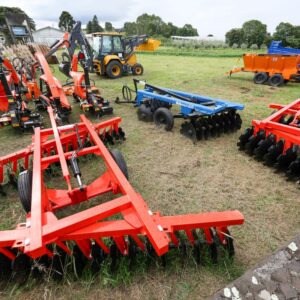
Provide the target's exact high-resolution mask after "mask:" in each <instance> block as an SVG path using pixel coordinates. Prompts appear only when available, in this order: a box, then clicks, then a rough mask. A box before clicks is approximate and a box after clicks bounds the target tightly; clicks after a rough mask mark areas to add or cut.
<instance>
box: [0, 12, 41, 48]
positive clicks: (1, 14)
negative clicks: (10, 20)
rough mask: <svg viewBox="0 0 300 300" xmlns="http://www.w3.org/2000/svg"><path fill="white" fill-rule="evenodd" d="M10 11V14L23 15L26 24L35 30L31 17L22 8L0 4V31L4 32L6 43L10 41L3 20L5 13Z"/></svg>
mask: <svg viewBox="0 0 300 300" xmlns="http://www.w3.org/2000/svg"><path fill="white" fill-rule="evenodd" d="M7 13H12V14H21V15H24V16H25V18H26V20H27V22H28V26H29V28H30V29H31V30H35V22H34V20H33V19H32V18H30V17H29V16H28V15H27V14H26V13H25V12H24V11H23V10H22V9H20V8H18V7H7V6H0V31H1V32H2V33H3V34H4V36H5V40H6V42H7V43H8V44H10V43H12V40H11V37H10V34H9V29H8V27H7V24H6V22H5V14H7Z"/></svg>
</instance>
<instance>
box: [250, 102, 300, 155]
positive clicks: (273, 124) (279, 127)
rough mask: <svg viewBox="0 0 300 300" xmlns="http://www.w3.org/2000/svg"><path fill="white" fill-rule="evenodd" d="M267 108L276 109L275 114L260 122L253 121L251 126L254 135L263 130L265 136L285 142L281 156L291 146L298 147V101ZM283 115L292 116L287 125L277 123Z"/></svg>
mask: <svg viewBox="0 0 300 300" xmlns="http://www.w3.org/2000/svg"><path fill="white" fill-rule="evenodd" d="M269 107H270V108H272V109H277V112H275V113H273V114H272V115H270V116H269V117H267V118H265V119H264V120H262V121H258V120H253V121H252V125H253V126H254V135H256V134H257V133H258V132H259V131H260V130H264V131H265V132H266V136H268V135H269V134H271V133H272V134H274V135H275V136H276V141H277V142H278V141H279V140H281V139H283V140H284V141H285V142H284V151H283V154H284V153H285V152H286V150H287V149H289V148H291V147H292V146H293V145H298V146H300V128H299V127H298V126H299V125H298V122H299V120H300V99H297V100H295V101H293V102H292V103H290V104H288V105H280V104H273V103H272V104H270V105H269ZM284 115H293V116H294V119H293V121H292V122H291V123H290V124H288V125H286V124H282V123H279V120H280V118H281V117H282V116H284Z"/></svg>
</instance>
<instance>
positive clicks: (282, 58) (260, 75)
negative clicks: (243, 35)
mask: <svg viewBox="0 0 300 300" xmlns="http://www.w3.org/2000/svg"><path fill="white" fill-rule="evenodd" d="M243 60H244V67H242V68H238V67H235V68H233V69H232V70H231V71H229V72H227V74H229V75H230V76H231V74H233V73H238V72H254V73H255V75H254V78H253V81H254V82H255V83H256V84H263V83H265V82H268V83H269V85H271V86H280V85H282V84H283V83H287V82H288V81H290V80H294V81H299V80H300V55H277V54H244V55H243Z"/></svg>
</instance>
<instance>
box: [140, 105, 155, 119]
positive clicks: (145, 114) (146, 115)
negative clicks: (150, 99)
mask: <svg viewBox="0 0 300 300" xmlns="http://www.w3.org/2000/svg"><path fill="white" fill-rule="evenodd" d="M137 115H138V119H139V120H140V121H144V122H152V121H153V112H152V111H151V107H149V106H146V104H141V105H140V106H139V107H138V110H137Z"/></svg>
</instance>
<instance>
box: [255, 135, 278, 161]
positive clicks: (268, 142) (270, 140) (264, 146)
mask: <svg viewBox="0 0 300 300" xmlns="http://www.w3.org/2000/svg"><path fill="white" fill-rule="evenodd" d="M274 144H275V137H274V136H273V135H270V136H268V137H267V138H266V139H265V140H261V141H260V142H259V143H258V147H257V148H256V149H255V150H254V155H255V157H256V158H257V159H262V158H263V157H264V155H265V154H266V153H267V152H268V149H269V148H270V147H271V146H272V145H274Z"/></svg>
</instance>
